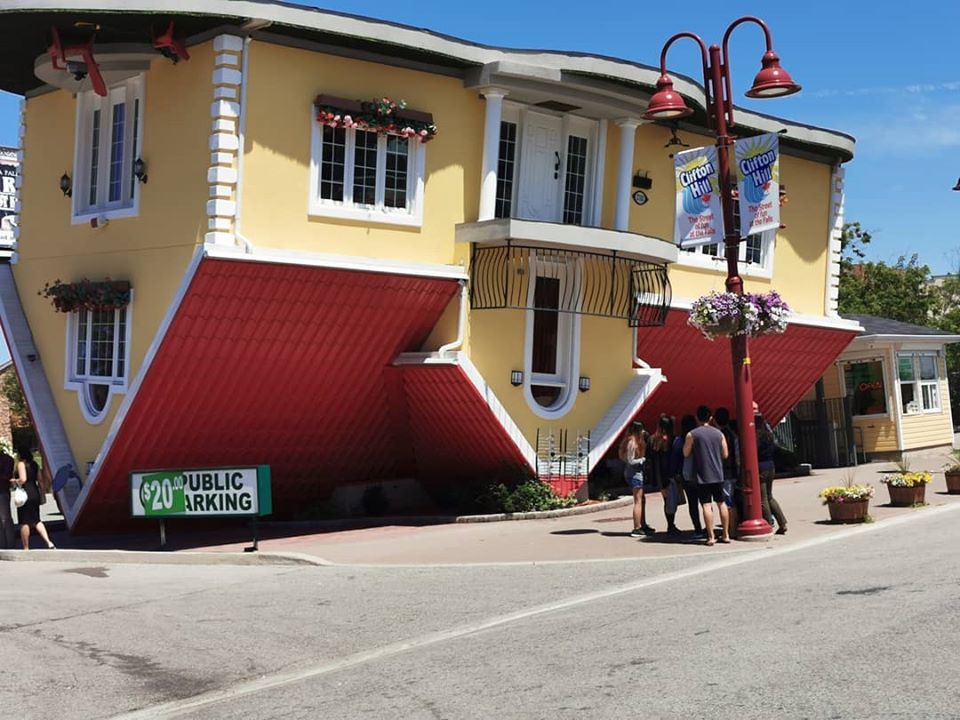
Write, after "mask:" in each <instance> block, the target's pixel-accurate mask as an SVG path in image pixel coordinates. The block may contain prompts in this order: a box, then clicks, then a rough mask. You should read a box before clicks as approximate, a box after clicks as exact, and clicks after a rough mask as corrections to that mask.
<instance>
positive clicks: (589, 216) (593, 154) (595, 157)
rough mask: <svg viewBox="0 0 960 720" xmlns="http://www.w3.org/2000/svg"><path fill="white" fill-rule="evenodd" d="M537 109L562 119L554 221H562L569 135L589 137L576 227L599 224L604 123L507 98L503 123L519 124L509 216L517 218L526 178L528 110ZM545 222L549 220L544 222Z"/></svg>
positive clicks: (541, 113)
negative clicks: (525, 134)
mask: <svg viewBox="0 0 960 720" xmlns="http://www.w3.org/2000/svg"><path fill="white" fill-rule="evenodd" d="M528 110H529V112H534V113H537V114H540V115H554V116H557V117H560V118H561V128H560V130H561V131H560V169H559V175H560V177H559V181H560V182H559V184H558V188H557V192H558V194H559V197H558V200H557V210H558V213H559V214H558V217H557V218H556V219H555V220H554V221H553V222H557V223H563V203H564V199H565V196H564V190H565V188H566V183H567V155H568V153H567V150H568V148H569V146H570V136H571V135H576V136H578V137H585V138H586V139H587V163H586V168H585V169H586V178H585V183H584V188H583V218H582V222H581V223H580V225H578V226H577V227H596V226H599V225H600V210H601V208H600V205H601V203H602V198H600V197H598V192H597V191H598V188H600V187H601V185H600V183H601V181H602V178H603V171H604V157H603V154H602V153H600V152H599V146H600V132H601V123H600V122H599V121H597V120H594V119H592V118H586V117H581V116H579V115H571V114H570V113H557V112H552V111H550V110H546V109H544V108H539V107H535V106H533V107H531V106H528V105H524V104H522V103H516V102H510V101H506V100H505V101H504V103H503V111H502V113H501V116H500V121H501V122H508V123H513V124H515V125H516V126H517V140H516V145H515V148H514V159H513V178H512V180H513V183H512V186H511V191H512V192H511V197H510V217H511V218H518V216H517V215H516V208H517V200H518V198H519V192H520V185H521V180H522V178H523V136H524V129H525V127H526V116H527V112H528ZM497 148H498V150H497V166H498V168H499V160H500V155H499V142H498V143H497ZM520 219H522V218H520ZM544 222H546V221H544Z"/></svg>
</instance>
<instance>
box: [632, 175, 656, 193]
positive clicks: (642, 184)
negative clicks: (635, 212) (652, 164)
mask: <svg viewBox="0 0 960 720" xmlns="http://www.w3.org/2000/svg"><path fill="white" fill-rule="evenodd" d="M633 186H634V187H635V188H639V189H640V190H649V189H650V188H652V187H653V178H652V177H650V176H649V175H647V174H646V173H644V174H643V175H641V174H640V173H639V172H638V173H637V174H636V175H634V176H633Z"/></svg>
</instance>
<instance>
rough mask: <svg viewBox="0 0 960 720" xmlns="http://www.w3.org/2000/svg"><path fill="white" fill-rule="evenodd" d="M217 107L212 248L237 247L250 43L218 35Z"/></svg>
mask: <svg viewBox="0 0 960 720" xmlns="http://www.w3.org/2000/svg"><path fill="white" fill-rule="evenodd" d="M213 50H214V53H215V55H216V59H215V61H214V68H213V78H212V79H213V104H212V105H211V106H210V121H211V122H210V125H211V127H210V163H211V167H210V169H209V170H208V171H207V184H208V186H209V191H208V197H209V200H208V202H207V229H208V232H207V234H206V235H205V236H204V242H205V243H206V244H210V245H225V246H233V245H236V244H237V217H238V214H237V213H238V205H239V194H240V167H241V163H240V156H241V155H242V153H243V147H242V146H241V142H240V140H241V132H240V125H241V119H242V113H243V107H242V105H241V101H242V99H244V90H245V88H244V85H245V82H246V81H245V78H246V74H245V72H244V71H245V69H246V62H247V58H246V55H247V52H246V44H245V42H244V40H243V38H240V37H237V36H236V35H218V36H217V37H216V38H215V39H214V41H213Z"/></svg>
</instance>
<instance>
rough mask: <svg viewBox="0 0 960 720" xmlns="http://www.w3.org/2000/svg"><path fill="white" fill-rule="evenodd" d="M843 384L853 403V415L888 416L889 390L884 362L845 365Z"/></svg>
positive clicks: (873, 361)
mask: <svg viewBox="0 0 960 720" xmlns="http://www.w3.org/2000/svg"><path fill="white" fill-rule="evenodd" d="M843 384H844V387H845V389H846V393H847V395H848V396H850V397H851V398H852V401H853V407H852V413H853V415H855V416H858V415H859V416H863V415H886V414H887V389H886V385H885V383H884V381H883V362H882V361H880V360H863V361H860V362H848V363H844V365H843Z"/></svg>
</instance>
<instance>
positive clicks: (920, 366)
mask: <svg viewBox="0 0 960 720" xmlns="http://www.w3.org/2000/svg"><path fill="white" fill-rule="evenodd" d="M897 382H898V384H899V385H900V409H901V410H902V412H903V414H904V415H914V414H917V413H927V412H940V373H939V369H938V367H937V356H936V353H929V352H927V353H897Z"/></svg>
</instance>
